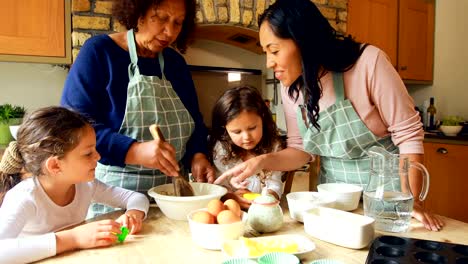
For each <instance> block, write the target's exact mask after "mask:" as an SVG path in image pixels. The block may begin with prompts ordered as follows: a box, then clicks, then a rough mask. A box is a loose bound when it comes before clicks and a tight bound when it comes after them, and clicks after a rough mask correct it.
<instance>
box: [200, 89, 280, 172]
mask: <svg viewBox="0 0 468 264" xmlns="http://www.w3.org/2000/svg"><path fill="white" fill-rule="evenodd" d="M243 111H247V112H253V113H256V114H257V115H258V116H260V117H261V119H262V128H263V136H262V139H261V140H260V142H259V143H258V144H257V146H255V148H254V149H253V150H252V152H253V153H254V154H255V155H260V154H264V153H268V152H272V151H273V148H274V147H275V145H276V144H275V143H277V142H280V139H279V135H278V132H277V128H276V124H275V122H274V121H273V118H272V116H271V112H270V109H268V107H267V105H266V104H265V102H264V101H263V99H262V96H261V95H260V93H259V92H258V91H257V89H255V88H254V87H251V86H239V87H235V88H231V89H229V90H227V91H226V92H224V94H223V95H221V97H220V98H219V99H218V101H217V102H216V104H215V106H214V107H213V113H212V125H211V128H212V132H211V134H210V140H209V148H210V152H211V156H212V158H213V159H214V158H215V156H216V153H214V147H215V144H216V142H220V143H221V144H222V146H223V148H224V149H225V150H226V152H227V155H226V156H225V157H223V160H222V161H223V162H225V163H226V162H228V161H230V160H231V159H234V158H239V157H242V154H243V153H245V152H246V150H244V149H243V148H241V147H238V146H236V145H235V144H234V143H233V142H232V140H231V137H229V134H228V132H227V131H226V124H227V123H229V122H230V121H231V120H233V119H234V118H236V117H237V116H238V115H239V114H240V113H241V112H243Z"/></svg>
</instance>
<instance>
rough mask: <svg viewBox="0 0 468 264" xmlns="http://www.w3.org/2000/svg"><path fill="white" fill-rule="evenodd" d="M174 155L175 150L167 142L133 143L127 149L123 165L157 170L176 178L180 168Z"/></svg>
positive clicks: (157, 140) (156, 140)
mask: <svg viewBox="0 0 468 264" xmlns="http://www.w3.org/2000/svg"><path fill="white" fill-rule="evenodd" d="M175 155H176V150H175V148H174V147H173V146H172V145H171V144H169V143H168V142H164V141H162V140H159V139H155V140H152V141H147V142H135V143H133V144H132V145H131V146H130V148H129V149H128V152H127V156H126V157H125V163H126V164H132V165H142V166H145V167H147V168H152V169H158V170H160V171H161V172H162V173H164V174H165V175H168V176H177V175H178V171H179V170H180V168H179V164H178V162H177V160H176V157H175Z"/></svg>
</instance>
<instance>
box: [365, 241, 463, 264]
mask: <svg viewBox="0 0 468 264" xmlns="http://www.w3.org/2000/svg"><path fill="white" fill-rule="evenodd" d="M398 263H405V264H406V263H441V264H443V263H455V264H468V245H460V244H452V243H443V242H437V241H431V240H422V239H413V238H405V237H396V236H381V237H377V238H376V239H374V241H373V242H372V245H371V247H370V249H369V255H367V260H366V264H398Z"/></svg>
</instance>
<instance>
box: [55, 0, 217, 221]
mask: <svg viewBox="0 0 468 264" xmlns="http://www.w3.org/2000/svg"><path fill="white" fill-rule="evenodd" d="M113 4H114V5H113V16H114V18H115V19H116V20H117V21H118V22H119V23H121V24H122V25H124V26H125V27H126V28H127V29H128V31H126V32H120V33H113V34H109V35H98V36H95V37H92V38H90V39H89V40H87V41H86V43H85V44H84V45H83V47H82V48H81V50H80V53H79V55H78V57H77V59H76V61H75V62H74V64H73V67H72V68H71V70H70V73H69V75H68V77H67V80H66V82H65V89H64V92H63V95H62V100H61V104H62V105H65V106H68V107H71V108H73V109H76V110H77V111H79V112H80V113H82V114H84V115H85V116H87V117H89V118H91V119H93V120H94V121H95V124H94V128H95V130H96V136H97V150H98V152H99V153H100V154H101V159H100V161H99V164H98V167H97V168H96V178H98V179H100V180H101V181H104V182H105V183H108V184H111V185H115V186H120V187H123V188H126V189H130V190H135V191H139V192H142V193H146V192H147V190H148V189H150V188H152V187H154V186H157V185H161V184H164V183H167V182H168V179H167V177H166V175H167V176H175V175H177V173H178V172H177V171H179V170H184V171H186V169H188V168H190V169H191V171H192V174H193V176H194V178H195V179H196V180H197V181H210V182H212V181H213V180H214V169H213V167H212V166H211V164H210V162H209V161H208V159H207V129H206V127H205V125H204V123H203V118H202V115H201V113H200V110H199V107H198V100H197V94H196V91H195V87H194V84H193V81H192V78H191V75H190V72H189V70H188V67H187V64H186V62H185V60H184V58H183V57H182V56H181V55H180V54H179V53H178V52H177V51H175V50H174V49H172V48H170V46H173V47H175V48H176V49H178V50H179V52H185V50H186V48H187V41H188V37H189V36H190V34H191V33H192V31H193V29H194V25H195V7H196V6H195V0H116V1H114V3H113ZM152 124H157V125H158V126H159V128H160V129H161V131H162V133H163V134H164V136H165V138H166V141H167V142H160V141H158V140H153V139H152V137H151V134H150V132H149V129H148V128H149V126H150V125H152ZM184 168H185V169H184ZM93 208H94V209H93V210H94V212H101V213H103V212H106V211H107V210H106V209H103V208H102V206H100V205H95V206H93ZM92 215H93V214H90V216H92Z"/></svg>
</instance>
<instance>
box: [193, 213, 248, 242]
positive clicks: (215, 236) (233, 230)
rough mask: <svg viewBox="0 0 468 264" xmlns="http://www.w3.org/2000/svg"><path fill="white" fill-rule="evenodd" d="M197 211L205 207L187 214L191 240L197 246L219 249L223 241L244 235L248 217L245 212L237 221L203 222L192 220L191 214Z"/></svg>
mask: <svg viewBox="0 0 468 264" xmlns="http://www.w3.org/2000/svg"><path fill="white" fill-rule="evenodd" d="M199 211H205V212H206V211H207V209H206V208H203V209H198V210H195V211H192V212H190V213H189V214H188V215H187V219H188V222H189V228H190V233H191V235H192V240H193V242H194V243H195V244H197V245H198V246H200V247H202V248H206V249H212V250H220V249H221V248H222V246H223V243H224V242H225V241H228V240H232V239H238V238H239V237H240V236H242V235H244V229H245V225H246V224H247V219H248V215H247V213H246V212H242V219H241V221H238V222H234V223H230V224H204V223H199V222H196V221H194V220H193V215H194V214H195V213H197V212H199Z"/></svg>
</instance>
